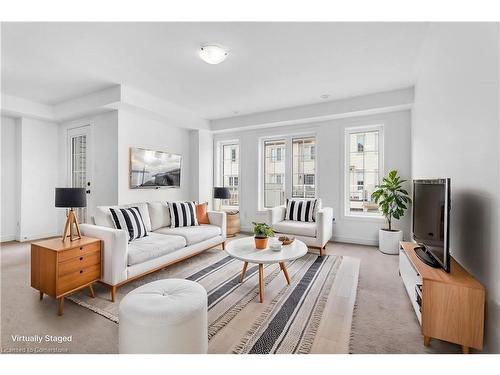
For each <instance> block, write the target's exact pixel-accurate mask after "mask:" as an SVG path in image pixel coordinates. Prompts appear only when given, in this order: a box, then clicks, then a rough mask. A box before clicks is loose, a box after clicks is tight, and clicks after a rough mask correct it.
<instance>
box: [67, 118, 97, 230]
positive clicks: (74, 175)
mask: <svg viewBox="0 0 500 375" xmlns="http://www.w3.org/2000/svg"><path fill="white" fill-rule="evenodd" d="M90 150H91V149H90V125H85V126H81V127H78V128H73V129H68V154H69V160H68V179H69V181H68V186H69V187H79V188H85V191H86V192H87V207H89V206H91V200H92V194H91V192H92V186H91V174H90V171H91V158H90V155H91V153H90ZM75 214H76V217H77V218H78V221H79V222H80V223H86V222H88V219H89V218H88V217H87V216H88V210H87V209H86V208H76V209H75Z"/></svg>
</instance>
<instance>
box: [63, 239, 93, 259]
mask: <svg viewBox="0 0 500 375" xmlns="http://www.w3.org/2000/svg"><path fill="white" fill-rule="evenodd" d="M100 249H101V244H100V243H99V242H95V243H91V244H89V245H84V246H79V247H75V248H73V249H69V250H65V251H62V252H60V253H59V258H58V260H59V262H62V261H65V260H68V259H71V258H78V257H81V256H82V255H85V254H89V253H93V252H96V251H99V250H100Z"/></svg>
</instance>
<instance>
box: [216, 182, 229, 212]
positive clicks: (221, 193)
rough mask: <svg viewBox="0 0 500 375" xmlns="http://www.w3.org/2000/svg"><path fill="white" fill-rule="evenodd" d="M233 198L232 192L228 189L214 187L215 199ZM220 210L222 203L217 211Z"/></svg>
mask: <svg viewBox="0 0 500 375" xmlns="http://www.w3.org/2000/svg"><path fill="white" fill-rule="evenodd" d="M229 198H231V192H230V191H229V188H226V187H214V199H229ZM219 209H220V201H219V204H218V207H217V209H216V211H218V210H219Z"/></svg>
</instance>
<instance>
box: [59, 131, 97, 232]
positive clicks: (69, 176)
mask: <svg viewBox="0 0 500 375" xmlns="http://www.w3.org/2000/svg"><path fill="white" fill-rule="evenodd" d="M92 128H93V126H92V123H90V122H85V123H82V124H78V125H76V124H75V126H70V127H68V128H67V129H66V184H67V186H68V187H72V177H73V170H72V169H73V168H72V167H73V166H72V147H73V146H72V139H73V138H74V137H78V136H82V135H85V136H86V137H87V139H86V152H87V156H86V158H87V160H86V166H87V171H86V183H88V182H90V187H88V186H85V190H87V189H89V190H90V194H87V207H86V217H85V222H87V223H88V222H90V218H91V212H90V211H91V210H89V208H91V207H92V189H93V180H92V176H93V166H94V164H93V158H92V156H93V152H92V146H93V139H92Z"/></svg>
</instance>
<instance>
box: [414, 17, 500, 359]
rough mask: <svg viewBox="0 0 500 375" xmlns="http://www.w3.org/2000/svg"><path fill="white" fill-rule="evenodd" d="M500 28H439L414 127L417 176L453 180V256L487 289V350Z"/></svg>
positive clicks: (493, 294) (493, 285) (499, 139)
mask: <svg viewBox="0 0 500 375" xmlns="http://www.w3.org/2000/svg"><path fill="white" fill-rule="evenodd" d="M498 31H499V30H498V24H496V23H495V24H493V23H491V24H484V23H483V24H477V23H469V24H465V23H460V24H434V25H432V26H431V27H430V29H429V34H428V37H427V40H426V42H425V44H424V47H423V49H422V53H421V57H422V58H421V61H420V72H419V74H418V79H417V83H416V86H415V106H414V113H413V122H412V131H413V137H412V142H413V145H412V162H413V166H412V172H413V177H414V178H420V177H450V178H451V191H452V207H451V224H450V225H451V238H450V248H451V252H452V256H453V257H455V259H456V260H457V261H458V262H459V263H460V264H462V265H463V266H464V267H465V268H466V269H467V270H468V271H469V272H471V273H472V274H473V275H474V276H475V277H476V278H478V279H479V280H480V281H481V282H482V283H483V285H484V286H485V287H486V295H487V314H486V335H485V339H486V348H485V350H486V351H488V352H496V353H498V352H499V351H500V251H499V241H500V236H499V228H500V218H499V216H500V208H499V205H500V199H499V195H500V179H499V173H500V162H499V159H500V153H499V148H500V133H499V117H498V116H499V56H498V53H499V33H498Z"/></svg>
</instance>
